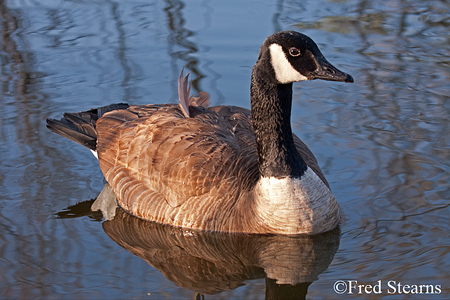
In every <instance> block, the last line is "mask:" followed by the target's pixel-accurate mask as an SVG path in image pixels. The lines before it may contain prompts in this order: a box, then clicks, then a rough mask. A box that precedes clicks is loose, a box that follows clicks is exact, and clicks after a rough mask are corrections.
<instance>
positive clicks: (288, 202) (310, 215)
mask: <svg viewBox="0 0 450 300" xmlns="http://www.w3.org/2000/svg"><path fill="white" fill-rule="evenodd" d="M255 193H256V194H255V198H256V205H257V213H258V215H259V217H260V218H261V223H262V224H264V225H263V226H267V227H269V228H270V230H273V231H274V232H278V233H284V234H316V233H321V232H326V231H329V230H331V229H333V228H335V227H336V226H337V224H338V223H339V219H340V210H339V205H338V203H337V201H336V199H335V198H334V196H333V194H332V193H331V191H330V189H329V188H328V187H327V186H326V185H325V184H324V183H323V182H322V180H320V178H319V177H318V176H317V175H316V174H315V173H314V171H312V170H311V169H310V168H308V169H307V171H306V173H305V174H304V175H303V176H302V178H301V179H297V178H290V177H286V178H281V179H280V178H272V177H269V178H261V179H260V180H259V182H258V184H257V186H256V189H255Z"/></svg>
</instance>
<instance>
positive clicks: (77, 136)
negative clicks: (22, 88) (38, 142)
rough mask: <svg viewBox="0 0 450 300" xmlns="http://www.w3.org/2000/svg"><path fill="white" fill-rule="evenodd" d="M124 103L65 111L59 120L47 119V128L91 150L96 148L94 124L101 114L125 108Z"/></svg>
mask: <svg viewBox="0 0 450 300" xmlns="http://www.w3.org/2000/svg"><path fill="white" fill-rule="evenodd" d="M128 107H129V105H128V104H126V103H118V104H111V105H108V106H103V107H99V108H94V109H91V110H88V111H83V112H77V113H65V114H64V115H63V118H61V119H60V120H56V119H47V128H48V129H50V130H51V131H53V132H55V133H57V134H59V135H61V136H63V137H66V138H68V139H70V140H72V141H74V142H76V143H78V144H80V145H83V146H85V147H87V148H89V149H91V150H92V151H96V148H97V130H96V129H95V124H96V122H97V120H98V119H99V118H101V116H102V115H104V114H105V113H107V112H109V111H113V110H118V109H127V108H128Z"/></svg>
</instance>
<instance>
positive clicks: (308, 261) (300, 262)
mask: <svg viewBox="0 0 450 300" xmlns="http://www.w3.org/2000/svg"><path fill="white" fill-rule="evenodd" d="M82 205H84V206H85V204H82ZM70 210H71V211H72V213H68V212H67V211H66V212H60V213H59V214H58V215H59V216H60V217H73V216H74V214H73V211H75V209H73V207H72V208H71V209H70ZM97 210H100V211H101V212H102V214H103V217H104V218H105V221H104V222H103V229H104V230H105V232H106V234H107V235H108V236H109V237H110V238H111V239H112V240H113V241H115V242H116V243H117V244H119V245H120V246H121V247H123V248H125V249H126V250H128V251H129V252H131V253H132V254H134V255H136V256H138V257H140V258H142V259H143V260H145V261H146V262H147V263H148V264H150V265H151V266H152V267H154V268H155V269H157V270H159V271H160V272H161V273H163V274H164V276H165V277H166V278H167V279H169V280H170V281H172V282H173V283H175V284H176V285H177V286H180V287H183V288H187V289H189V290H192V291H194V292H195V295H196V297H197V298H203V297H204V296H203V295H214V294H218V293H220V292H222V291H226V290H232V289H235V288H238V287H240V286H242V285H244V282H245V281H247V280H252V279H260V278H265V282H266V299H304V298H305V297H306V294H307V290H308V287H309V285H310V284H311V283H312V282H313V281H315V280H317V278H318V276H319V275H320V274H321V273H322V272H324V271H325V270H326V269H327V268H328V266H329V265H330V263H331V261H332V260H333V257H334V255H335V253H336V251H337V250H338V247H339V241H340V230H339V228H337V229H335V230H333V231H330V232H327V233H323V234H319V235H314V236H304V235H299V236H286V235H250V234H230V233H213V232H202V231H194V230H186V229H182V228H177V227H173V226H170V225H161V224H157V223H154V222H150V221H145V220H142V219H139V218H137V217H134V216H132V215H130V214H128V213H126V212H125V211H123V210H122V209H121V208H119V207H118V206H117V205H116V199H115V195H114V193H113V192H112V189H111V188H110V187H109V185H106V186H105V188H104V189H103V191H102V192H101V194H100V195H99V197H98V198H97V200H96V201H95V202H94V203H93V204H92V211H97ZM76 214H78V215H86V214H87V212H80V211H78V212H76ZM94 217H95V218H98V216H97V215H95V216H94Z"/></svg>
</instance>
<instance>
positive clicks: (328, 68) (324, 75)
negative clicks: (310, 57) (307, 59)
mask: <svg viewBox="0 0 450 300" xmlns="http://www.w3.org/2000/svg"><path fill="white" fill-rule="evenodd" d="M316 61H317V66H318V68H317V69H316V70H315V71H313V72H311V75H312V77H313V79H322V80H330V81H343V82H353V77H352V76H350V75H349V74H347V73H344V72H342V71H341V70H339V69H338V68H336V67H335V66H333V65H332V64H330V63H329V62H328V61H327V60H326V59H325V57H323V56H322V57H316Z"/></svg>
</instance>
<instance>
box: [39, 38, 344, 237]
mask: <svg viewBox="0 0 450 300" xmlns="http://www.w3.org/2000/svg"><path fill="white" fill-rule="evenodd" d="M313 79H323V80H332V81H343V82H353V78H352V77H351V76H350V75H348V74H346V73H343V72H341V71H340V70H338V69H337V68H335V67H334V66H332V65H331V64H330V63H329V62H328V61H327V60H326V59H325V57H324V56H323V55H322V53H321V52H320V50H319V48H318V47H317V45H316V44H315V43H314V41H313V40H312V39H310V38H309V37H307V36H306V35H303V34H301V33H298V32H294V31H284V32H278V33H275V34H273V35H271V36H270V37H268V38H267V39H266V40H265V41H264V43H263V45H262V46H261V49H260V52H259V57H258V60H257V62H256V64H255V66H254V67H253V73H252V79H251V112H250V110H248V109H245V108H240V107H235V106H214V107H208V106H209V103H208V99H209V96H208V95H207V94H206V93H204V92H202V93H200V94H199V97H196V98H194V97H189V91H188V89H187V85H188V84H187V82H188V79H187V76H186V77H183V75H182V74H181V75H180V79H179V83H178V84H179V88H178V91H179V98H180V103H179V105H177V104H163V105H151V104H150V105H127V104H113V105H109V106H105V107H101V108H97V109H92V110H89V111H86V112H79V113H66V114H64V118H62V119H61V120H53V119H47V127H48V128H49V129H51V130H52V131H54V132H56V133H58V134H60V135H62V136H65V137H67V138H69V139H71V140H74V141H75V142H77V143H79V144H81V145H84V146H86V147H88V148H90V149H91V150H92V151H93V152H94V153H95V154H96V155H97V158H98V160H99V163H100V168H101V170H102V172H103V174H104V176H105V178H106V180H107V181H108V183H109V184H110V185H111V187H112V188H113V190H114V193H115V194H116V196H117V201H118V204H119V205H120V206H121V207H122V208H123V209H124V210H126V211H127V212H129V213H131V214H133V215H135V216H137V217H140V218H142V219H145V220H151V221H156V222H159V223H164V224H171V225H174V226H180V227H186V228H191V229H200V230H210V231H222V232H245V233H276V234H316V233H321V232H326V231H329V230H332V229H333V228H335V227H336V226H337V224H338V223H339V220H340V209H339V205H338V203H337V201H336V199H335V198H334V196H333V195H332V193H331V191H330V188H329V185H328V183H327V181H326V179H325V177H324V175H323V174H322V171H321V170H320V168H319V166H318V163H317V161H316V159H315V157H314V155H313V154H312V153H311V151H310V150H309V149H308V147H307V146H306V145H305V144H304V143H303V142H302V141H301V140H300V139H299V138H298V137H297V136H295V135H294V134H293V133H292V130H291V124H290V115H291V105H292V83H293V82H296V81H304V80H313Z"/></svg>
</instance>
